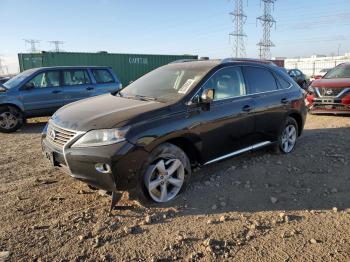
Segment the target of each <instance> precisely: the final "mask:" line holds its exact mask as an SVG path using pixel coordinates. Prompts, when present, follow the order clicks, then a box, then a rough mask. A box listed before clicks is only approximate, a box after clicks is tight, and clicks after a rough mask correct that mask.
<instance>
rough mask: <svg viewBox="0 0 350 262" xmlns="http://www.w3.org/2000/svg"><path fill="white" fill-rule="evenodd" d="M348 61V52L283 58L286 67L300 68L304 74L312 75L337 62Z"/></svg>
mask: <svg viewBox="0 0 350 262" xmlns="http://www.w3.org/2000/svg"><path fill="white" fill-rule="evenodd" d="M345 62H350V53H345V55H343V56H323V55H313V56H311V57H308V58H291V59H285V60H284V67H285V68H286V69H294V68H297V69H300V70H301V71H302V72H303V73H304V74H305V75H307V76H309V77H310V76H313V75H314V74H315V73H317V72H319V71H320V70H321V69H327V68H333V67H335V66H337V65H339V64H342V63H345Z"/></svg>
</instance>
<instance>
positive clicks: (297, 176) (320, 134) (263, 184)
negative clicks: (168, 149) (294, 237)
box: [169, 128, 350, 215]
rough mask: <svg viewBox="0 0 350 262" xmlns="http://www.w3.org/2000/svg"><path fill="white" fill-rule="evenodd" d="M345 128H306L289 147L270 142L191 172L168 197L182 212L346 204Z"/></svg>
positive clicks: (349, 145) (348, 141)
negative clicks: (277, 149)
mask: <svg viewBox="0 0 350 262" xmlns="http://www.w3.org/2000/svg"><path fill="white" fill-rule="evenodd" d="M348 152H350V128H329V129H313V130H305V131H304V133H303V135H302V136H301V137H300V138H299V140H298V144H297V146H296V149H295V151H294V152H292V153H291V154H288V155H282V154H275V153H273V152H272V150H271V149H269V148H264V149H261V150H259V151H255V152H250V153H246V154H244V155H241V156H239V157H236V158H231V159H228V160H225V161H221V162H219V163H216V164H212V165H210V166H207V167H203V168H202V169H200V170H199V171H197V172H195V173H194V174H193V177H192V183H191V185H190V186H189V188H188V189H187V191H186V192H185V193H184V194H183V195H182V196H180V197H179V198H178V199H176V200H175V201H174V202H172V205H169V206H172V207H177V208H178V209H179V210H181V212H180V213H181V214H182V215H207V214H219V213H224V212H235V211H237V212H259V211H273V210H285V211H292V210H293V211H297V210H323V209H332V208H333V207H337V208H338V209H345V208H350V194H349V188H350V172H349V163H350V154H349V153H348Z"/></svg>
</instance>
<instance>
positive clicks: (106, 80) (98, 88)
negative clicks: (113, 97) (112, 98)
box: [90, 68, 121, 95]
mask: <svg viewBox="0 0 350 262" xmlns="http://www.w3.org/2000/svg"><path fill="white" fill-rule="evenodd" d="M90 70H91V74H92V76H93V78H94V82H95V89H94V92H93V95H101V94H106V93H111V92H115V91H117V90H119V88H120V87H121V85H120V82H119V80H118V79H116V77H115V76H114V75H113V74H112V73H111V72H110V71H109V69H107V68H92V69H90Z"/></svg>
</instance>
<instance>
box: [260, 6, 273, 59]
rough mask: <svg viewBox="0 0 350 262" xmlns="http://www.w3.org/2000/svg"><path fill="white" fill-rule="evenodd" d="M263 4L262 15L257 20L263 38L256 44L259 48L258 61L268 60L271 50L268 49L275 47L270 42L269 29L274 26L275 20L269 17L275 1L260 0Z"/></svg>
mask: <svg viewBox="0 0 350 262" xmlns="http://www.w3.org/2000/svg"><path fill="white" fill-rule="evenodd" d="M261 2H263V4H264V14H263V15H262V16H259V17H258V18H257V20H259V21H260V23H261V25H262V27H263V37H262V40H260V42H259V43H258V46H259V57H260V59H270V58H271V50H270V48H271V47H273V46H275V45H274V43H273V42H272V41H271V39H270V36H271V28H272V27H273V26H274V25H276V20H275V19H274V18H273V16H272V15H271V13H272V8H273V6H274V3H275V2H276V0H261Z"/></svg>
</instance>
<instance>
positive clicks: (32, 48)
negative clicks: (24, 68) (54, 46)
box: [23, 39, 40, 53]
mask: <svg viewBox="0 0 350 262" xmlns="http://www.w3.org/2000/svg"><path fill="white" fill-rule="evenodd" d="M23 40H24V42H25V43H26V44H29V45H30V49H29V50H28V51H29V52H31V53H36V52H38V50H37V48H36V44H39V43H40V41H39V40H35V39H23Z"/></svg>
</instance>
